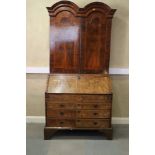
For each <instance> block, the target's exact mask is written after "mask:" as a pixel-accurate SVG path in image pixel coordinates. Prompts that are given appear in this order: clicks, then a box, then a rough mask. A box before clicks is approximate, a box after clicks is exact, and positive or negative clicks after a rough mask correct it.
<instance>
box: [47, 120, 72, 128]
mask: <svg viewBox="0 0 155 155" xmlns="http://www.w3.org/2000/svg"><path fill="white" fill-rule="evenodd" d="M46 126H49V127H75V121H74V120H65V119H61V120H59V119H50V118H48V119H47V120H46Z"/></svg>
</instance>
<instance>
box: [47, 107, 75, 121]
mask: <svg viewBox="0 0 155 155" xmlns="http://www.w3.org/2000/svg"><path fill="white" fill-rule="evenodd" d="M47 117H51V118H60V119H61V118H63V119H67V118H69V119H70V118H72V119H73V118H75V111H73V110H53V109H50V108H49V109H47Z"/></svg>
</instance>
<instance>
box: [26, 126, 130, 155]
mask: <svg viewBox="0 0 155 155" xmlns="http://www.w3.org/2000/svg"><path fill="white" fill-rule="evenodd" d="M43 128H44V124H27V140H26V145H27V146H26V151H27V153H26V154H27V155H128V154H129V126H128V125H113V129H114V136H113V140H105V138H104V137H103V136H102V135H100V134H99V133H98V132H85V131H84V132H81V131H64V132H61V133H57V134H56V135H55V136H54V137H53V138H52V140H44V139H43Z"/></svg>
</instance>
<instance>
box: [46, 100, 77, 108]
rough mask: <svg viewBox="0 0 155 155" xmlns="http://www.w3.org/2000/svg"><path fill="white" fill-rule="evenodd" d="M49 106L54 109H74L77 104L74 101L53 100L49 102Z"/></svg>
mask: <svg viewBox="0 0 155 155" xmlns="http://www.w3.org/2000/svg"><path fill="white" fill-rule="evenodd" d="M46 104H47V108H53V109H74V108H75V104H74V103H67V102H66V103H53V102H50V101H49V102H47V103H46Z"/></svg>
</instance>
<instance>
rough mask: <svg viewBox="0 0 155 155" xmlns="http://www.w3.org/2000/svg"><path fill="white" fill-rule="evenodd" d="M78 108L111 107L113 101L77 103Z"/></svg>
mask: <svg viewBox="0 0 155 155" xmlns="http://www.w3.org/2000/svg"><path fill="white" fill-rule="evenodd" d="M76 108H77V109H111V103H77V104H76Z"/></svg>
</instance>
